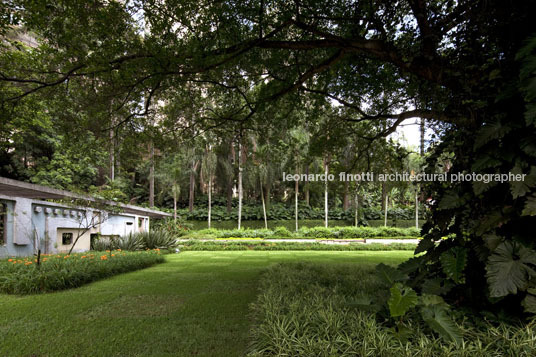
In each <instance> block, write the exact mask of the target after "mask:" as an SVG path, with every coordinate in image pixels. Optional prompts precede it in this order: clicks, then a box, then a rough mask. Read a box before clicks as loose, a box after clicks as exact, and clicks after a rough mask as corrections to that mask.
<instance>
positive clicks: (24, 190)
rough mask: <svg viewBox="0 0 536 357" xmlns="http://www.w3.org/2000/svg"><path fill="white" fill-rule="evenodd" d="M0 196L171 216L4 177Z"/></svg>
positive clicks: (159, 216) (145, 214)
mask: <svg viewBox="0 0 536 357" xmlns="http://www.w3.org/2000/svg"><path fill="white" fill-rule="evenodd" d="M0 194H3V195H5V196H11V197H24V198H32V199H56V200H61V199H77V200H85V201H90V202H102V203H103V204H105V205H109V206H118V207H120V208H121V210H122V212H124V213H130V214H136V215H140V216H149V217H152V218H164V217H171V214H169V213H166V212H162V211H157V210H154V209H149V208H144V207H139V206H134V205H127V204H123V203H118V202H114V201H106V200H98V199H96V198H94V197H91V196H86V195H81V194H78V193H74V192H70V191H65V190H59V189H57V188H51V187H47V186H41V185H36V184H33V183H28V182H23V181H17V180H12V179H8V178H5V177H0Z"/></svg>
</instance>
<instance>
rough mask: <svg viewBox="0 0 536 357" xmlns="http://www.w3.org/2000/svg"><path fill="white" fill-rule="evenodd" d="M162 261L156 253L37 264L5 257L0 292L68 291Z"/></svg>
mask: <svg viewBox="0 0 536 357" xmlns="http://www.w3.org/2000/svg"><path fill="white" fill-rule="evenodd" d="M163 261H164V258H163V256H162V255H160V252H159V251H157V250H152V251H145V252H123V251H118V250H116V251H109V252H87V253H76V254H71V255H65V254H52V255H43V256H41V259H40V262H39V263H40V264H39V265H38V262H37V259H35V258H9V259H6V260H3V261H0V292H1V293H7V294H35V293H43V292H49V291H55V290H62V289H70V288H75V287H78V286H81V285H83V284H87V283H90V282H92V281H95V280H99V279H102V278H106V277H110V276H112V275H116V274H120V273H125V272H129V271H133V270H138V269H143V268H146V267H149V266H151V265H154V264H157V263H161V262H163Z"/></svg>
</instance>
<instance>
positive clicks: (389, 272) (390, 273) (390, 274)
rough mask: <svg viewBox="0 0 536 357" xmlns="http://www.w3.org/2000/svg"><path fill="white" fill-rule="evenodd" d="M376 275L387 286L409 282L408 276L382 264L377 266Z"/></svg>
mask: <svg viewBox="0 0 536 357" xmlns="http://www.w3.org/2000/svg"><path fill="white" fill-rule="evenodd" d="M376 275H378V277H379V278H380V279H381V280H382V281H383V282H384V283H385V284H386V285H389V286H392V285H393V284H394V283H396V282H401V281H404V280H408V276H407V275H406V274H404V273H402V272H401V271H400V270H398V269H396V268H395V267H392V266H389V265H385V264H383V263H380V264H378V265H376Z"/></svg>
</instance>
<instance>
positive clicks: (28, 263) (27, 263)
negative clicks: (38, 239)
mask: <svg viewBox="0 0 536 357" xmlns="http://www.w3.org/2000/svg"><path fill="white" fill-rule="evenodd" d="M30 264H32V262H26V263H24V265H30Z"/></svg>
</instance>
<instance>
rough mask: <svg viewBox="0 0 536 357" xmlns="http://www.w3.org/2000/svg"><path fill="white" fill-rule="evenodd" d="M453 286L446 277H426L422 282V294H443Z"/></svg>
mask: <svg viewBox="0 0 536 357" xmlns="http://www.w3.org/2000/svg"><path fill="white" fill-rule="evenodd" d="M453 287H454V284H453V283H452V281H450V280H448V279H442V278H434V279H427V280H425V281H424V282H423V284H422V292H423V293H424V294H432V295H443V294H446V293H448V292H449V291H450V290H451V289H452V288H453Z"/></svg>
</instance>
